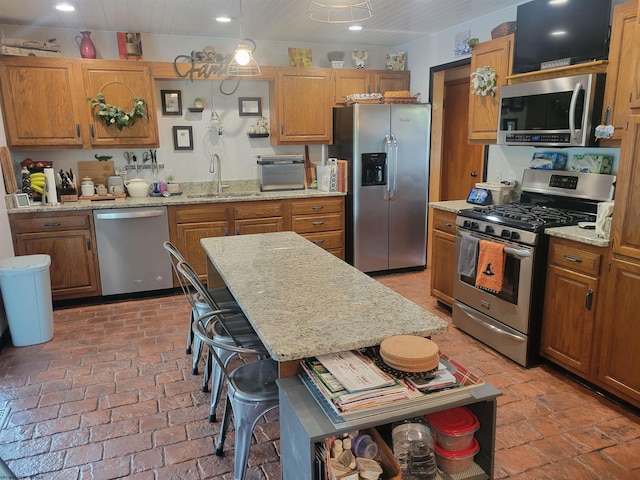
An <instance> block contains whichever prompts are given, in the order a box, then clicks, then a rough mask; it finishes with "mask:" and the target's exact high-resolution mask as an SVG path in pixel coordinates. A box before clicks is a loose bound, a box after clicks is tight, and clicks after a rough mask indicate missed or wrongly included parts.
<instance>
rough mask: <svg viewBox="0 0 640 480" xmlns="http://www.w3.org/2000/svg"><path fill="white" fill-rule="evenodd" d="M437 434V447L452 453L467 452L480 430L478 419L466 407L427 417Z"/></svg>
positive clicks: (443, 411) (431, 414)
mask: <svg viewBox="0 0 640 480" xmlns="http://www.w3.org/2000/svg"><path fill="white" fill-rule="evenodd" d="M427 418H428V420H429V422H431V425H432V426H433V428H434V430H435V432H436V445H439V446H440V447H441V448H443V449H445V450H448V451H450V452H455V451H459V450H466V449H468V448H469V447H471V445H472V444H473V434H474V433H475V432H476V431H477V430H478V429H479V428H480V422H478V418H477V417H476V416H475V415H474V414H473V413H472V412H471V411H470V410H469V409H468V408H466V407H456V408H450V409H448V410H442V411H440V412H435V413H430V414H428V415H427Z"/></svg>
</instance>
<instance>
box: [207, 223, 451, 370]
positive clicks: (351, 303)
mask: <svg viewBox="0 0 640 480" xmlns="http://www.w3.org/2000/svg"><path fill="white" fill-rule="evenodd" d="M200 242H201V244H202V246H203V248H204V250H205V252H206V254H207V256H208V259H209V260H210V262H211V264H212V265H213V266H214V267H215V269H216V270H217V273H218V274H219V275H220V277H221V278H222V280H224V282H225V283H226V285H227V286H228V288H229V289H230V290H231V293H233V295H234V297H235V298H236V300H237V301H238V303H239V305H240V307H241V308H242V311H243V312H244V314H245V315H246V316H247V318H248V319H249V321H250V322H251V323H252V325H253V326H254V328H255V329H256V331H257V333H258V335H259V336H260V338H261V339H262V341H263V342H264V344H265V346H266V347H267V349H268V350H269V353H270V354H271V356H272V358H273V359H274V360H277V361H279V362H286V361H293V360H300V359H302V358H306V357H310V356H316V355H321V354H325V353H334V352H340V351H344V350H351V349H357V348H363V347H369V346H373V345H379V344H380V342H382V340H384V339H385V338H387V337H390V336H393V335H400V334H415V335H420V336H423V337H426V336H431V335H436V334H438V333H444V332H445V331H446V330H447V326H448V324H447V322H446V321H444V320H442V319H441V318H439V317H437V316H436V315H434V314H432V313H430V312H428V311H426V310H424V309H423V308H422V307H420V306H418V305H416V304H415V303H413V302H411V301H409V300H407V299H406V298H404V297H403V296H401V295H399V294H397V293H395V292H394V291H393V290H391V289H389V288H388V287H386V286H384V285H383V284H381V283H380V282H378V281H377V280H375V279H373V278H371V277H369V276H368V275H366V274H365V273H362V272H360V271H359V270H357V269H356V268H354V267H352V266H351V265H349V264H347V263H345V262H343V261H342V260H340V259H339V258H337V257H335V256H334V255H332V254H330V253H328V252H327V251H325V250H323V249H322V248H320V247H318V246H317V245H315V244H313V243H311V242H309V241H308V240H306V239H305V238H303V237H301V236H300V235H298V234H296V233H294V232H278V233H265V234H255V235H240V236H229V237H215V238H204V239H202V240H201V241H200ZM209 268H211V265H209Z"/></svg>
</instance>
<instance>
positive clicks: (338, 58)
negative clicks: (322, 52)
mask: <svg viewBox="0 0 640 480" xmlns="http://www.w3.org/2000/svg"><path fill="white" fill-rule="evenodd" d="M327 58H328V59H329V62H330V63H331V68H342V67H343V66H344V52H338V51H335V52H329V53H327Z"/></svg>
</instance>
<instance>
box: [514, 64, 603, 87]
mask: <svg viewBox="0 0 640 480" xmlns="http://www.w3.org/2000/svg"><path fill="white" fill-rule="evenodd" d="M608 64H609V62H608V61H607V60H595V61H593V62H585V63H579V64H577V65H567V66H566V67H558V68H549V69H546V70H535V71H533V72H527V73H515V74H513V75H508V76H507V77H506V79H507V82H508V84H509V85H513V84H517V83H524V82H534V81H537V80H547V79H549V78H558V77H560V76H571V75H582V74H585V73H606V72H607V65H608Z"/></svg>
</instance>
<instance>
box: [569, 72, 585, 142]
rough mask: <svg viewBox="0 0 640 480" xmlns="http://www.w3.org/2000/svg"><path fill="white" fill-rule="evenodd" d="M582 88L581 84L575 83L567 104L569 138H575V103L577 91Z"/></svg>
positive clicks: (576, 101)
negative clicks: (569, 101)
mask: <svg viewBox="0 0 640 480" xmlns="http://www.w3.org/2000/svg"><path fill="white" fill-rule="evenodd" d="M580 90H582V84H581V83H576V86H575V87H574V88H573V93H572V94H571V103H570V104H569V130H571V138H576V136H577V135H576V119H575V115H576V104H577V103H578V93H579V92H580Z"/></svg>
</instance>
